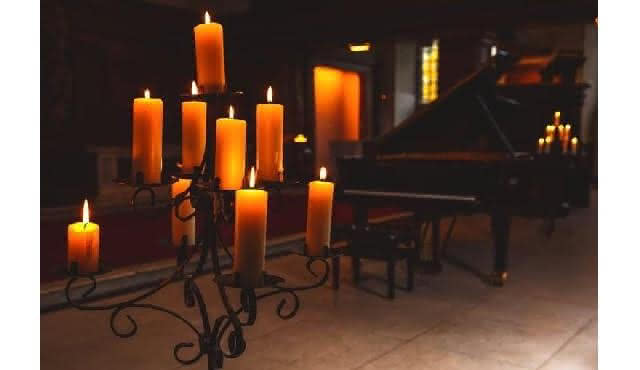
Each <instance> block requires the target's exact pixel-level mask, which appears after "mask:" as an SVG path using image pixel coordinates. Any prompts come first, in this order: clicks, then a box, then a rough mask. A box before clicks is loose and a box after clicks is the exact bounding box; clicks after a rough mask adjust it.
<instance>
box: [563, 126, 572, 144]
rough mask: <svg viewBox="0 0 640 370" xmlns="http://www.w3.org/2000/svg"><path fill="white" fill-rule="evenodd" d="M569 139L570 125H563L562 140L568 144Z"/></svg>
mask: <svg viewBox="0 0 640 370" xmlns="http://www.w3.org/2000/svg"><path fill="white" fill-rule="evenodd" d="M570 137H571V125H565V126H564V140H565V141H567V142H568V141H569V138H570Z"/></svg>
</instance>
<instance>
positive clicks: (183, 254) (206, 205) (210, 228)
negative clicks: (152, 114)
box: [65, 140, 329, 370]
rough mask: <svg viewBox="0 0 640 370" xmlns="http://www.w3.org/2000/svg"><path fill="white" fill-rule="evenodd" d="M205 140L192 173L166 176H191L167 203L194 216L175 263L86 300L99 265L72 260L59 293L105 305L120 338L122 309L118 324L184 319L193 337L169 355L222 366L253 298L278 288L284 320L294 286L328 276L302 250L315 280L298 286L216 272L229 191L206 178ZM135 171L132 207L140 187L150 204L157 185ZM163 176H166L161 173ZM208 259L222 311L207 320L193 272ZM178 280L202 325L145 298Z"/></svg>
mask: <svg viewBox="0 0 640 370" xmlns="http://www.w3.org/2000/svg"><path fill="white" fill-rule="evenodd" d="M206 145H207V148H206V149H205V155H204V157H203V160H202V163H201V166H200V167H198V168H197V169H196V171H194V173H193V174H187V175H181V174H178V175H175V176H172V177H169V178H168V180H167V183H171V182H172V181H176V180H177V178H189V179H191V185H190V186H189V188H188V189H187V190H185V191H184V192H183V193H180V194H178V195H176V196H175V198H173V199H171V205H172V207H173V209H174V210H175V215H176V217H177V218H179V219H180V220H183V221H186V220H188V219H191V218H193V217H195V218H196V224H197V225H198V230H197V235H196V245H195V247H194V248H192V250H190V248H189V247H188V246H187V245H186V238H185V241H183V245H182V246H179V247H178V248H177V266H176V269H175V271H174V272H173V273H172V274H171V276H169V277H168V278H166V279H165V280H164V281H162V282H161V283H159V284H158V285H156V286H154V287H152V288H150V289H148V290H147V291H145V292H144V293H142V294H139V295H138V296H136V297H134V298H131V299H128V300H125V301H122V302H118V303H113V304H107V305H92V304H89V303H87V302H86V301H87V300H88V299H90V298H91V294H92V293H93V292H94V291H95V289H96V286H97V280H96V276H98V275H99V274H100V273H102V271H100V272H98V273H95V274H80V273H77V269H75V268H73V266H72V268H71V271H69V274H70V279H69V281H68V283H67V285H66V288H65V294H66V299H67V301H68V303H69V304H70V305H71V306H73V307H74V308H76V309H79V310H83V311H111V318H110V325H111V330H112V331H113V333H114V334H115V335H117V336H118V337H121V338H128V337H131V336H133V335H135V334H136V332H137V330H138V325H137V324H136V321H135V319H134V318H133V317H132V316H131V315H129V314H127V313H125V315H126V317H127V319H128V321H129V323H128V328H126V329H118V327H117V325H116V321H117V320H118V318H119V316H120V314H121V313H123V312H124V311H126V310H131V309H147V310H154V311H159V312H164V313H166V314H167V315H169V316H171V317H173V318H175V319H177V320H179V321H181V322H182V323H184V324H185V325H186V326H188V327H189V328H190V329H191V330H192V331H193V332H194V334H195V339H192V340H188V341H184V342H180V343H177V344H176V345H175V346H174V349H173V355H174V357H175V359H176V360H177V361H178V362H179V363H181V364H184V365H189V364H193V363H195V362H197V361H199V360H200V359H201V358H202V357H203V356H208V369H210V370H213V369H220V368H222V365H223V360H224V358H235V357H238V356H240V355H241V354H242V353H243V352H244V351H245V349H246V341H245V339H244V335H243V328H245V327H247V326H251V325H253V324H254V323H255V322H256V318H257V311H258V308H257V302H258V301H259V300H261V299H263V298H266V297H270V296H274V295H278V294H283V295H285V296H284V297H283V298H282V299H281V300H280V302H279V303H278V305H277V306H276V314H277V315H278V316H279V317H280V318H281V319H284V320H287V319H290V318H292V317H294V316H295V315H296V313H297V312H298V309H299V308H300V300H299V298H298V295H297V292H298V291H302V290H307V289H313V288H317V287H320V286H322V285H323V284H324V283H325V282H326V281H327V280H328V275H329V264H328V262H327V261H326V259H325V258H326V256H323V257H314V256H307V255H306V254H303V255H304V256H305V257H306V258H307V262H306V268H307V270H308V271H309V273H311V274H312V275H313V276H314V277H315V278H317V279H318V280H317V281H316V282H314V283H312V284H310V285H306V286H299V287H290V286H286V285H284V283H285V280H284V279H283V278H281V277H279V276H275V275H271V274H267V273H265V274H264V283H263V284H262V285H261V286H259V287H244V286H241V285H239V284H238V283H237V279H236V278H235V277H234V276H233V274H222V271H221V267H220V261H219V259H218V253H217V246H218V245H222V247H223V248H224V250H225V251H226V253H227V254H228V255H229V257H231V258H232V259H233V256H232V255H231V253H230V252H229V250H228V249H227V248H226V246H224V245H223V244H222V242H221V238H220V234H219V232H218V228H219V226H220V224H222V223H225V222H229V221H230V220H231V218H232V217H231V214H232V212H233V199H232V196H233V193H232V192H225V191H221V190H220V189H219V186H218V184H219V181H218V180H217V179H215V178H213V179H212V171H211V165H210V163H211V162H210V160H209V161H208V160H207V159H208V158H210V157H211V148H210V145H209V140H207V144H206ZM140 175H141V174H137V175H136V184H129V185H132V186H134V187H135V190H134V193H133V197H132V200H131V204H132V206H133V208H134V209H136V208H137V207H136V199H137V197H138V195H139V194H141V193H143V192H148V193H150V195H151V203H152V205H154V203H155V202H154V200H155V193H154V190H153V189H154V187H155V186H158V185H159V184H155V185H148V184H144V181H143V180H144V179H143V178H142V176H140ZM165 178H167V177H166V176H165ZM164 185H166V184H164ZM187 201H188V202H190V203H191V205H192V207H193V208H194V212H193V213H191V214H189V215H180V214H179V212H178V210H179V209H180V207H179V206H180V204H181V203H182V202H187ZM195 252H199V253H200V257H199V260H198V262H197V265H196V268H195V270H194V271H193V272H192V273H187V272H186V271H185V267H186V266H187V265H188V264H189V262H190V261H191V260H192V258H193V257H194V255H195ZM328 255H329V254H328V253H327V256H328ZM209 259H210V260H211V264H212V282H213V285H214V286H215V288H216V289H217V291H218V294H219V295H220V299H221V300H222V303H223V306H224V309H225V312H226V313H224V314H222V315H221V316H219V317H217V318H216V319H215V320H213V321H211V320H210V316H209V312H208V311H207V305H206V303H205V301H204V299H203V297H202V294H201V293H200V292H201V290H200V287H199V286H198V283H197V282H196V278H197V277H199V276H203V275H204V267H205V264H206V263H207V262H208V260H209ZM314 263H319V264H321V265H323V266H324V270H323V271H322V272H321V273H316V271H314V269H313V267H312V265H313V264H314ZM101 270H102V269H101ZM80 280H89V281H90V284H89V286H88V288H86V289H84V291H82V292H80V293H76V294H72V290H74V289H73V287H74V286H75V285H76V283H77V282H79V281H80ZM179 280H182V281H183V282H182V283H183V286H184V289H183V291H184V294H183V295H184V304H185V305H186V306H187V307H196V306H197V309H198V310H199V312H200V319H201V322H202V330H199V329H198V328H196V325H194V324H193V323H191V322H190V321H189V320H187V319H186V318H184V317H183V316H181V315H180V314H178V313H177V312H175V311H172V310H170V309H168V308H164V307H161V306H158V305H154V304H152V303H146V302H145V300H146V299H147V298H150V297H152V296H153V295H154V294H156V293H157V292H159V291H160V290H162V289H163V288H164V287H166V286H167V285H169V284H170V283H172V282H175V281H179ZM228 289H236V290H238V291H239V295H240V306H239V307H233V306H232V305H231V303H230V302H229V294H228ZM224 342H226V345H223V343H224ZM192 347H196V350H195V353H194V354H190V355H189V354H187V353H185V352H184V350H185V349H188V348H192Z"/></svg>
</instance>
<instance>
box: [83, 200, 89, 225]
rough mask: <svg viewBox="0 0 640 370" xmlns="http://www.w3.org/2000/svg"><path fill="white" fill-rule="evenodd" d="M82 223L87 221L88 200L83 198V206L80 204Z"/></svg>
mask: <svg viewBox="0 0 640 370" xmlns="http://www.w3.org/2000/svg"><path fill="white" fill-rule="evenodd" d="M82 223H83V224H88V223H89V201H87V200H86V199H85V200H84V206H82Z"/></svg>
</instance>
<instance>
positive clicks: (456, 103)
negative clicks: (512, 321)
mask: <svg viewBox="0 0 640 370" xmlns="http://www.w3.org/2000/svg"><path fill="white" fill-rule="evenodd" d="M502 68H503V67H502V65H501V64H500V61H499V60H493V61H491V62H490V63H488V64H486V65H484V66H483V67H482V68H480V69H479V70H477V71H476V72H474V73H473V74H471V75H470V76H467V78H465V79H464V80H462V81H460V82H459V83H458V84H457V85H455V86H454V87H453V88H451V89H450V90H449V91H448V92H446V93H445V94H443V95H441V97H440V98H439V99H438V100H436V101H434V102H433V103H431V104H429V105H427V106H424V107H422V108H420V109H418V110H417V111H416V112H415V113H414V114H413V115H411V116H410V117H409V118H407V119H406V120H405V121H403V122H401V123H400V124H399V125H398V126H396V127H395V128H394V129H392V130H391V131H389V132H387V133H386V134H384V135H382V136H379V137H377V138H375V139H373V140H370V141H368V142H365V143H364V149H363V154H362V155H360V156H352V157H343V158H338V159H337V166H338V193H337V197H338V198H339V199H341V200H343V201H348V202H350V203H351V204H352V205H353V208H354V222H355V225H363V224H365V223H366V222H367V210H368V209H369V208H373V207H378V206H393V207H398V208H402V209H406V210H410V211H412V212H413V213H414V215H415V217H416V218H417V219H418V220H419V221H420V222H419V224H422V225H423V226H422V227H423V228H424V225H430V227H431V228H432V229H431V230H432V231H431V235H432V243H431V251H430V253H429V256H428V258H427V261H424V262H423V265H425V267H426V268H427V269H428V270H429V271H432V272H439V271H440V270H441V259H442V258H446V259H447V261H448V262H451V263H454V264H457V265H458V266H460V267H463V268H465V269H467V270H469V271H470V272H473V273H474V274H476V275H478V276H479V277H481V278H482V279H483V280H484V281H485V282H487V283H488V284H491V285H496V286H501V285H503V284H504V282H505V280H506V278H507V271H508V254H509V253H508V249H509V230H510V224H511V219H512V217H513V216H525V217H532V218H542V219H544V220H545V221H546V223H545V225H547V232H549V233H551V232H552V231H553V225H554V223H553V222H554V220H555V219H557V218H560V217H566V216H567V215H568V214H569V212H570V209H571V208H574V207H586V206H588V199H589V176H588V170H587V168H588V166H587V165H586V155H584V153H579V154H578V155H572V154H563V153H562V150H561V148H560V147H559V145H554V146H553V147H552V150H551V153H549V154H542V155H541V154H537V153H536V152H535V148H536V141H537V138H536V137H532V138H531V149H532V151H531V152H521V151H520V152H519V151H516V150H515V149H514V146H513V145H512V143H511V142H510V140H509V137H508V136H507V134H506V133H508V132H517V131H518V127H517V125H518V124H519V122H514V121H506V122H504V121H502V120H501V117H513V116H514V112H517V111H518V110H519V109H520V104H519V103H518V102H517V101H515V100H513V99H510V98H509V97H505V96H500V95H499V94H498V93H497V88H496V80H497V78H498V75H499V74H501V73H502V72H501V71H502ZM545 125H546V122H540V132H541V133H542V132H543V129H544V126H545ZM473 213H485V214H487V215H489V216H490V217H491V229H492V236H493V246H494V256H493V257H494V258H493V268H492V270H491V271H490V272H482V270H483V268H481V267H479V266H471V265H470V264H468V263H465V262H463V261H462V259H458V258H455V257H453V256H450V255H442V256H441V254H442V251H441V249H442V248H441V246H440V244H441V242H440V240H441V237H440V235H441V232H440V220H441V219H442V218H445V217H455V216H456V215H459V214H473ZM454 224H455V218H453V222H451V223H450V227H449V229H448V231H447V232H446V238H445V239H444V240H445V243H446V241H448V238H449V237H450V236H451V232H452V230H453V225H454ZM418 234H419V233H418ZM442 244H444V243H442ZM484 270H485V271H486V270H487V269H486V268H485V269H484Z"/></svg>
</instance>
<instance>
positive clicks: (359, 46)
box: [349, 42, 371, 52]
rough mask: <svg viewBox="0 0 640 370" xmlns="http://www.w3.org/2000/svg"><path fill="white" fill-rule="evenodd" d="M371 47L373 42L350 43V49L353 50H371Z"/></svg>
mask: <svg viewBox="0 0 640 370" xmlns="http://www.w3.org/2000/svg"><path fill="white" fill-rule="evenodd" d="M370 48H371V44H370V43H368V42H365V43H362V44H349V50H351V51H352V52H363V51H369V49H370Z"/></svg>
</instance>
